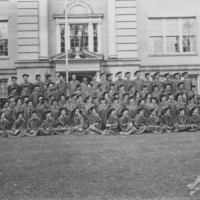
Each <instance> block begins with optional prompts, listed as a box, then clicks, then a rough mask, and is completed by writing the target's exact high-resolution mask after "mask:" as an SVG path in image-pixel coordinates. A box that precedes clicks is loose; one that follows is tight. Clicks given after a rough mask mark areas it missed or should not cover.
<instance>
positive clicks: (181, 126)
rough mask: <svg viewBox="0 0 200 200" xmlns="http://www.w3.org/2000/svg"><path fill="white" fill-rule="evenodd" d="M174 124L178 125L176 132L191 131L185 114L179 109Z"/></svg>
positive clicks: (182, 109)
mask: <svg viewBox="0 0 200 200" xmlns="http://www.w3.org/2000/svg"><path fill="white" fill-rule="evenodd" d="M176 122H177V124H178V132H186V131H187V132H188V131H190V130H191V128H192V127H191V125H190V124H189V118H188V116H187V115H186V114H185V109H184V108H180V109H179V114H178V116H177V118H176Z"/></svg>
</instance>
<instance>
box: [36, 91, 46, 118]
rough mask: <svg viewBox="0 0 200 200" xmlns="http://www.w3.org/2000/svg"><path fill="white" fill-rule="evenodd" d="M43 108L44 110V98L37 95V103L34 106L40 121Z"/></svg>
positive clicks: (42, 115) (42, 116)
mask: <svg viewBox="0 0 200 200" xmlns="http://www.w3.org/2000/svg"><path fill="white" fill-rule="evenodd" d="M43 108H44V97H43V95H39V96H38V103H37V105H36V110H37V116H38V117H39V118H40V119H44V113H43Z"/></svg>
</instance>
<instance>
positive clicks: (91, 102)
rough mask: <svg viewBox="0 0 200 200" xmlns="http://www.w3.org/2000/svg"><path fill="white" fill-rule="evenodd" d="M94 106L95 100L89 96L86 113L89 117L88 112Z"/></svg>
mask: <svg viewBox="0 0 200 200" xmlns="http://www.w3.org/2000/svg"><path fill="white" fill-rule="evenodd" d="M92 106H94V104H93V98H92V97H91V96H88V97H87V98H86V99H85V113H86V114H87V115H88V111H89V109H90V108H91V107H92Z"/></svg>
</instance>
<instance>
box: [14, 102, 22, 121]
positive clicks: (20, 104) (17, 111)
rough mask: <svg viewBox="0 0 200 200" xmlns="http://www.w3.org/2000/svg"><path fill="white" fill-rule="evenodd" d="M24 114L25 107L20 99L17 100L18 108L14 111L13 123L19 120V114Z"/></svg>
mask: <svg viewBox="0 0 200 200" xmlns="http://www.w3.org/2000/svg"><path fill="white" fill-rule="evenodd" d="M20 112H22V113H23V114H24V106H23V105H22V100H21V99H20V98H18V99H16V106H15V107H14V109H13V121H15V120H16V119H17V113H20Z"/></svg>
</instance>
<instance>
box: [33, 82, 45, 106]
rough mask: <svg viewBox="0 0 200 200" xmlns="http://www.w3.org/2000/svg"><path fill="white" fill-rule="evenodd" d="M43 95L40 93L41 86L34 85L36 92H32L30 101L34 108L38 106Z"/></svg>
mask: <svg viewBox="0 0 200 200" xmlns="http://www.w3.org/2000/svg"><path fill="white" fill-rule="evenodd" d="M40 95H42V94H41V93H40V86H39V85H34V90H33V92H32V94H31V95H30V99H31V100H32V102H33V107H34V108H35V107H36V106H37V103H38V96H40Z"/></svg>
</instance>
